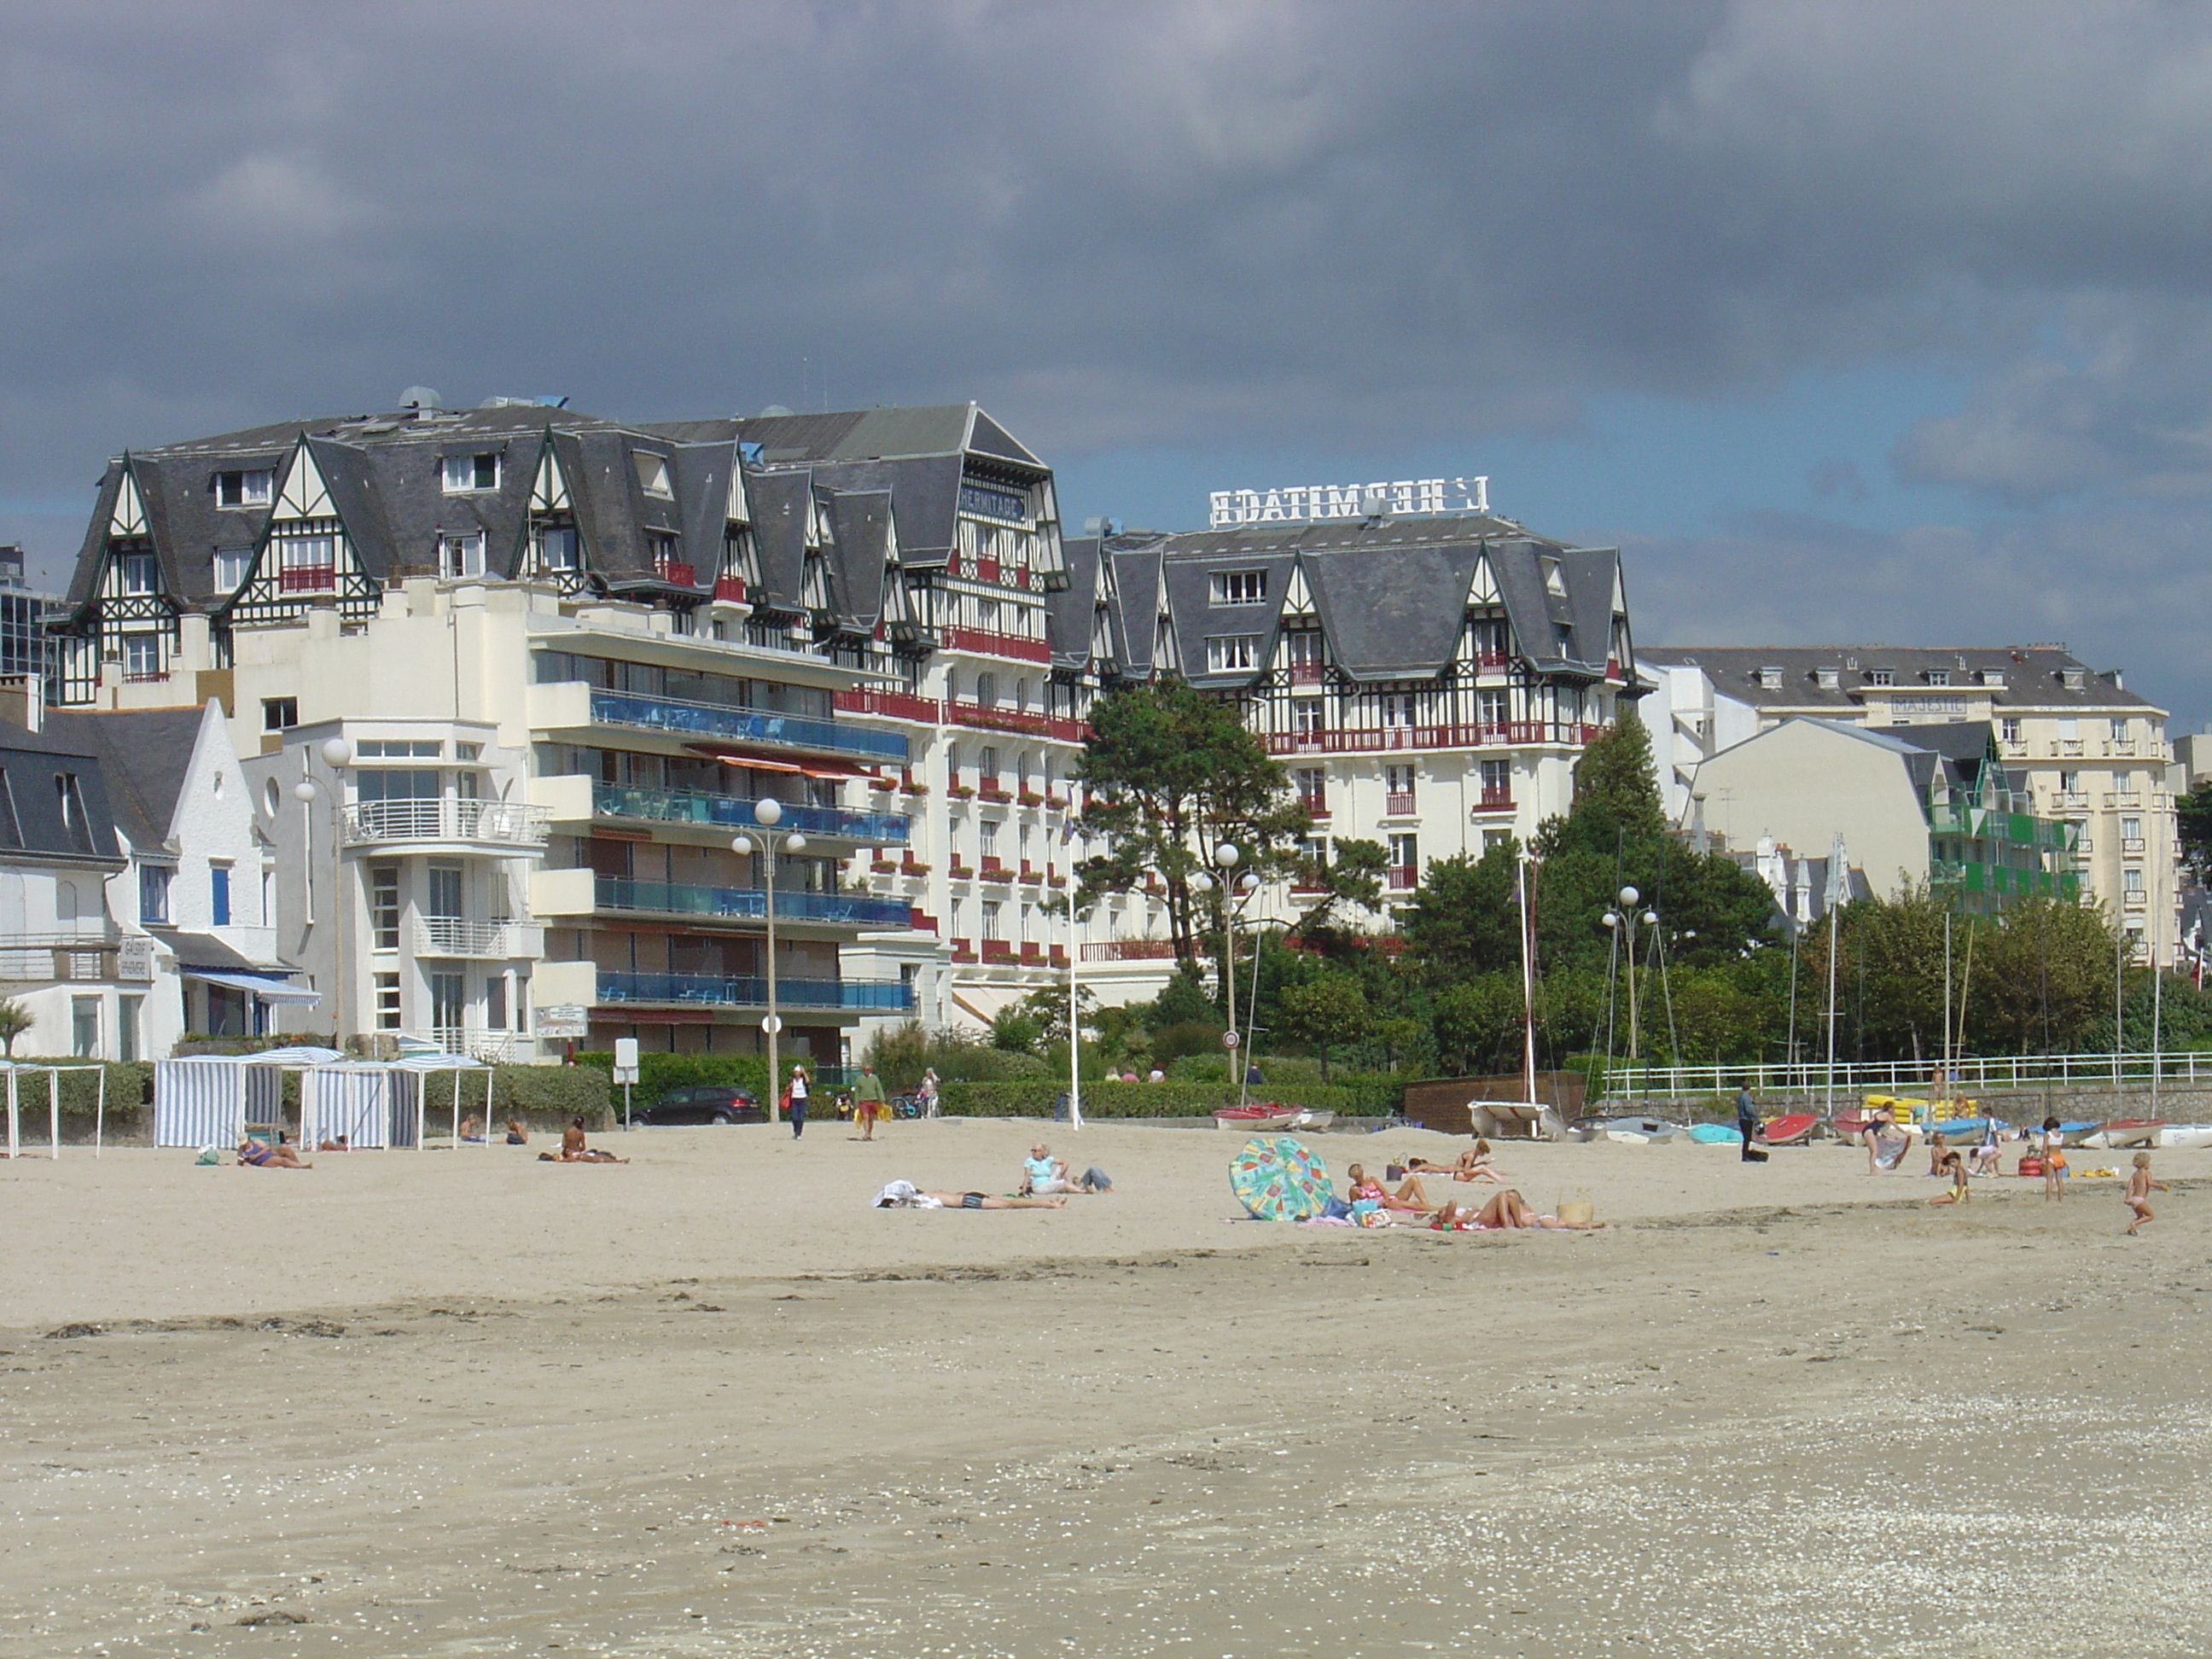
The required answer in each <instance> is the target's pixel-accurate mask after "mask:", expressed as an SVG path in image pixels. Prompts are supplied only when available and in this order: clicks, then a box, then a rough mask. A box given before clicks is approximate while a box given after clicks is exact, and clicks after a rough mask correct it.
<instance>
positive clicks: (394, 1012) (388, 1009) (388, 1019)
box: [375, 974, 399, 1031]
mask: <svg viewBox="0 0 2212 1659" xmlns="http://www.w3.org/2000/svg"><path fill="white" fill-rule="evenodd" d="M375 984H376V1029H377V1030H380V1031H396V1030H398V1029H399V975H397V974H379V975H376V980H375Z"/></svg>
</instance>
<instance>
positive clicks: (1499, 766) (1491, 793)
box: [1482, 760, 1513, 801]
mask: <svg viewBox="0 0 2212 1659" xmlns="http://www.w3.org/2000/svg"><path fill="white" fill-rule="evenodd" d="M1482 798H1483V799H1484V800H1486V801H1510V800H1511V799H1513V763H1512V762H1511V761H1502V760H1486V761H1485V762H1483V763H1482Z"/></svg>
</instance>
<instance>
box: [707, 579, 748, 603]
mask: <svg viewBox="0 0 2212 1659" xmlns="http://www.w3.org/2000/svg"><path fill="white" fill-rule="evenodd" d="M714 597H715V598H716V599H720V600H721V601H722V602H723V603H724V604H725V605H743V604H744V602H745V579H744V577H743V576H717V577H715V578H714Z"/></svg>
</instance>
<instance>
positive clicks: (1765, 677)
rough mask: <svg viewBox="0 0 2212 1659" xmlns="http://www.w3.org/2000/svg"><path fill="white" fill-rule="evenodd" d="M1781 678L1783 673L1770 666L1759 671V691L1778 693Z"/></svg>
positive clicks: (1780, 687)
mask: <svg viewBox="0 0 2212 1659" xmlns="http://www.w3.org/2000/svg"><path fill="white" fill-rule="evenodd" d="M1782 676H1783V671H1782V670H1781V669H1779V668H1778V667H1775V666H1773V665H1771V664H1770V665H1768V666H1766V667H1765V668H1762V669H1760V670H1759V690H1762V691H1779V690H1781V689H1782Z"/></svg>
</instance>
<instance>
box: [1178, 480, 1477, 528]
mask: <svg viewBox="0 0 2212 1659" xmlns="http://www.w3.org/2000/svg"><path fill="white" fill-rule="evenodd" d="M1206 507H1207V512H1206V526H1207V527H1208V528H1209V529H1212V530H1233V529H1234V528H1236V527H1237V526H1238V525H1245V524H1295V523H1300V522H1304V521H1306V520H1314V519H1384V518H1389V519H1396V518H1405V517H1408V516H1425V515H1430V514H1435V513H1487V512H1489V511H1490V480H1489V479H1488V478H1487V477H1481V478H1401V479H1399V480H1398V481H1397V482H1396V483H1364V484H1291V485H1290V486H1288V487H1287V488H1285V489H1217V490H1215V491H1213V492H1212V495H1208V496H1207V497H1206Z"/></svg>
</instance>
